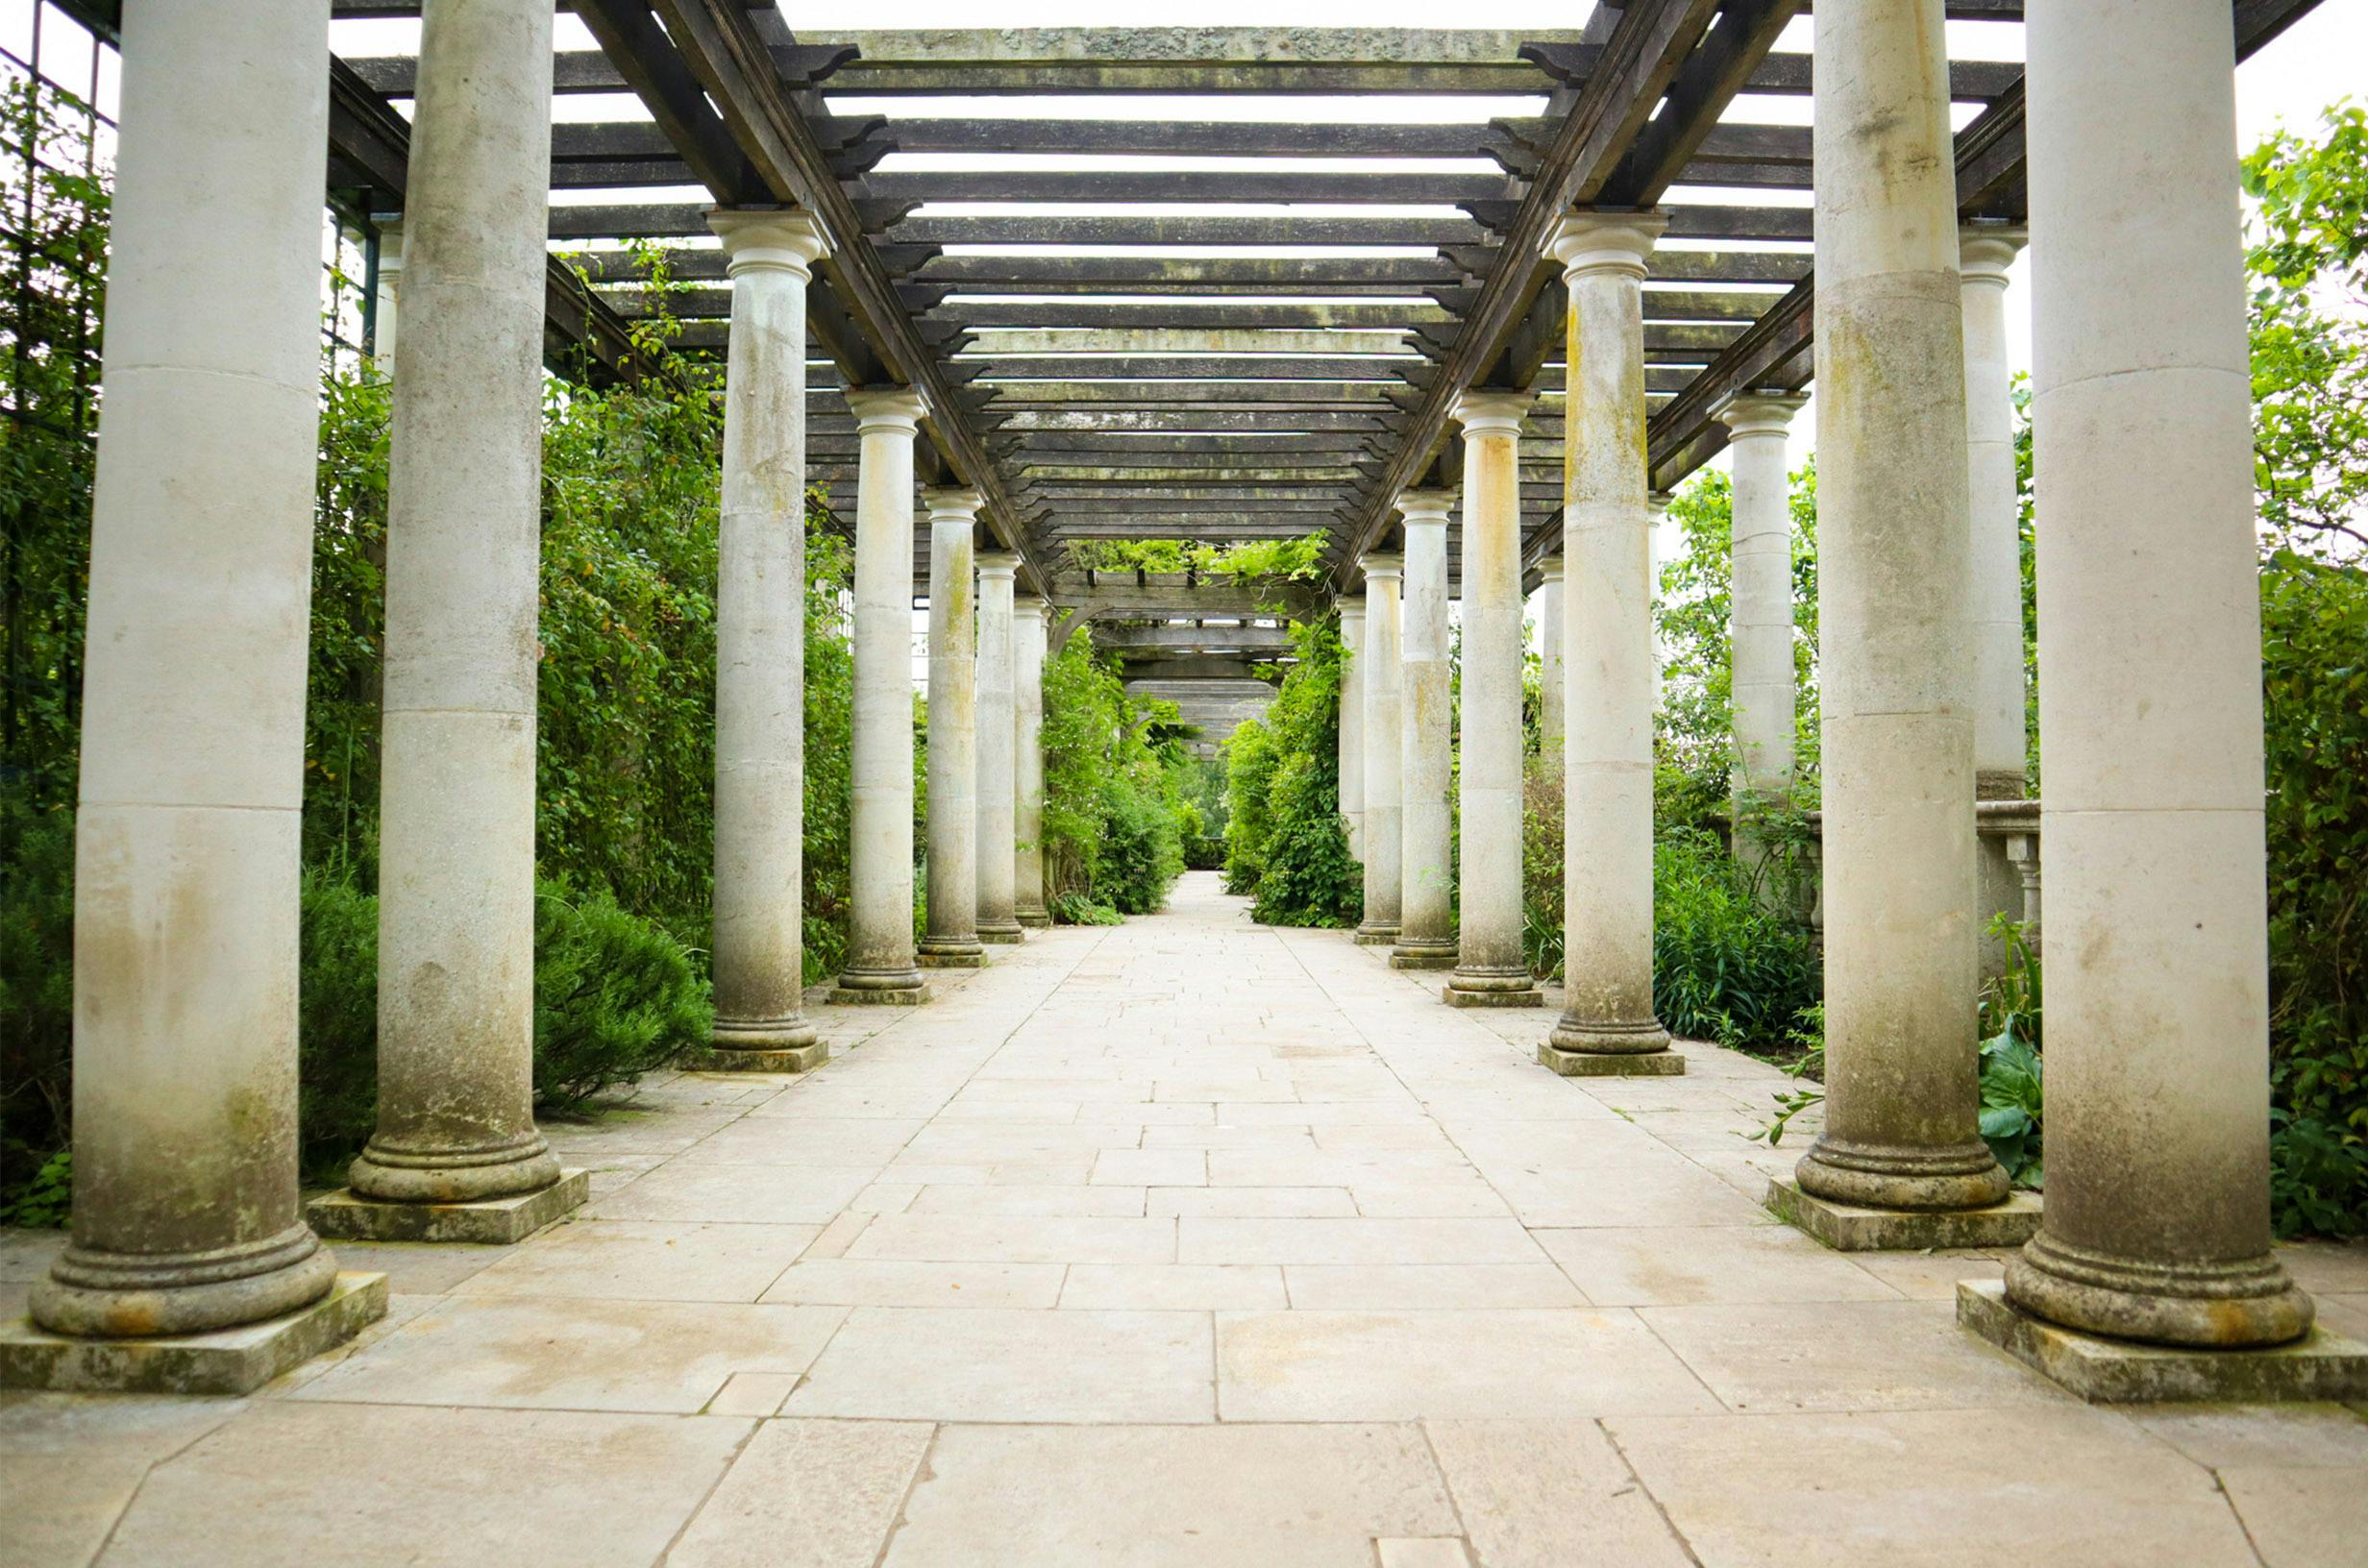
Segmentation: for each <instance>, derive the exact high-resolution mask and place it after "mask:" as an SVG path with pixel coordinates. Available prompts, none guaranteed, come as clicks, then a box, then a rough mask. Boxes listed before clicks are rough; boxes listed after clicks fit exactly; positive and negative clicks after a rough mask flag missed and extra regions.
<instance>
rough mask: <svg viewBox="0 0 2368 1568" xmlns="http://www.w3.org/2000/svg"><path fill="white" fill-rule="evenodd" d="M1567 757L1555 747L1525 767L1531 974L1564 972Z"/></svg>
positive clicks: (1525, 921)
mask: <svg viewBox="0 0 2368 1568" xmlns="http://www.w3.org/2000/svg"><path fill="white" fill-rule="evenodd" d="M1563 778H1564V774H1563V753H1562V748H1561V747H1550V748H1548V749H1546V750H1543V751H1540V752H1537V753H1535V754H1533V755H1532V756H1530V757H1529V758H1527V759H1526V760H1525V761H1524V762H1523V764H1522V767H1521V952H1522V954H1523V956H1524V957H1526V958H1527V959H1528V960H1529V972H1530V973H1532V974H1538V975H1543V976H1545V977H1547V978H1549V979H1557V978H1560V977H1561V975H1562V972H1563V897H1564V894H1563V812H1564V806H1565V796H1564V793H1563Z"/></svg>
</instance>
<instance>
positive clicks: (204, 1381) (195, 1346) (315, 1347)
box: [0, 1253, 386, 1394]
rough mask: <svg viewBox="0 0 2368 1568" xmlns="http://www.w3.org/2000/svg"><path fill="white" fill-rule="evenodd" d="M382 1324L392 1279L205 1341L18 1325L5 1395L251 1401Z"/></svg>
mask: <svg viewBox="0 0 2368 1568" xmlns="http://www.w3.org/2000/svg"><path fill="white" fill-rule="evenodd" d="M321 1256H323V1257H327V1256H328V1255H327V1254H326V1253H323V1254H322V1255H321ZM385 1315H386V1276H385V1275H383V1274H336V1275H333V1276H332V1278H331V1280H330V1284H329V1290H328V1293H327V1294H325V1295H320V1296H318V1297H316V1298H315V1299H314V1300H312V1301H310V1302H308V1303H307V1304H306V1305H304V1306H302V1307H298V1308H296V1309H295V1310H294V1311H287V1312H283V1313H281V1314H279V1315H278V1316H276V1317H268V1318H265V1319H264V1320H263V1321H261V1322H259V1323H248V1324H243V1325H241V1326H240V1327H237V1328H234V1329H215V1330H212V1331H210V1332H208V1333H205V1334H185V1335H169V1336H166V1335H159V1336H156V1337H153V1338H132V1339H100V1338H81V1337H76V1336H72V1335H62V1334H51V1333H49V1332H47V1331H46V1330H43V1329H39V1328H37V1327H35V1326H34V1324H33V1323H32V1321H31V1320H30V1319H25V1318H19V1319H18V1320H17V1321H15V1322H13V1323H9V1324H0V1388H41V1389H51V1390H56V1391H61V1392H67V1391H70V1392H76V1393H94V1394H251V1393H253V1392H254V1391H255V1390H256V1389H258V1388H260V1387H261V1386H262V1385H263V1384H267V1383H269V1382H270V1381H271V1380H272V1379H274V1378H276V1377H278V1376H280V1375H281V1374H282V1373H284V1372H286V1371H288V1370H289V1369H291V1368H293V1367H296V1366H300V1365H302V1364H303V1363H304V1362H306V1361H308V1360H311V1359H312V1358H313V1357H315V1356H318V1355H320V1354H321V1353H322V1352H323V1351H326V1350H330V1349H333V1348H334V1347H335V1346H338V1345H341V1344H343V1343H345V1341H347V1340H348V1339H351V1338H353V1337H354V1335H357V1334H359V1333H360V1332H361V1331H362V1330H363V1329H365V1328H367V1327H369V1326H370V1325H371V1324H372V1323H375V1322H377V1321H378V1320H379V1319H380V1318H382V1317H384V1316H385Z"/></svg>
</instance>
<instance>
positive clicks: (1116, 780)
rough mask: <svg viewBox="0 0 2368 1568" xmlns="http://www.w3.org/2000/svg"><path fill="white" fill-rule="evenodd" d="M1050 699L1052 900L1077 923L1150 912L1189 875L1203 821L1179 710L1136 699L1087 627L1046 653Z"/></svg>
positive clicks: (1059, 915) (1055, 912) (1047, 843)
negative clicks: (1191, 844) (1192, 832)
mask: <svg viewBox="0 0 2368 1568" xmlns="http://www.w3.org/2000/svg"><path fill="white" fill-rule="evenodd" d="M1044 697H1045V717H1044V731H1043V734H1044V760H1045V806H1044V829H1043V833H1044V840H1043V852H1044V866H1045V897H1046V903H1047V905H1048V907H1049V908H1050V910H1051V912H1052V917H1053V919H1056V920H1059V921H1061V922H1062V923H1064V924H1071V925H1102V924H1108V923H1112V922H1113V921H1115V919H1117V918H1118V917H1120V916H1122V915H1148V914H1151V913H1152V912H1154V911H1156V910H1157V909H1159V908H1160V907H1161V906H1162V905H1164V904H1165V903H1166V902H1167V900H1168V890H1169V888H1170V887H1171V886H1172V885H1173V884H1174V882H1175V879H1176V877H1177V876H1179V875H1180V874H1182V872H1183V870H1184V836H1185V827H1186V823H1187V821H1188V820H1196V818H1197V814H1196V812H1195V810H1194V808H1193V806H1192V805H1191V803H1190V802H1189V801H1188V800H1186V799H1185V797H1184V792H1183V785H1182V779H1183V777H1184V775H1185V774H1186V772H1188V770H1189V767H1190V763H1191V759H1190V757H1189V756H1187V754H1186V753H1185V750H1184V747H1183V742H1182V741H1181V739H1180V738H1178V737H1176V736H1175V735H1174V734H1173V733H1172V730H1173V725H1174V720H1175V705H1174V704H1173V703H1171V702H1142V701H1138V700H1136V699H1135V698H1130V697H1128V696H1127V695H1126V686H1125V683H1124V682H1123V681H1122V680H1121V679H1120V678H1119V676H1118V673H1117V671H1116V670H1115V669H1113V668H1112V666H1111V661H1110V660H1108V659H1107V658H1104V657H1103V656H1101V655H1099V654H1098V653H1096V652H1095V651H1094V641H1093V637H1092V636H1091V634H1090V633H1089V632H1088V631H1087V630H1086V629H1085V628H1084V627H1083V626H1079V627H1078V628H1077V629H1076V630H1075V631H1073V632H1072V633H1071V634H1070V637H1069V641H1068V643H1067V644H1066V645H1065V646H1063V647H1061V648H1060V649H1055V650H1054V651H1053V652H1052V654H1051V655H1050V656H1049V657H1048V658H1047V659H1046V660H1045V684H1044Z"/></svg>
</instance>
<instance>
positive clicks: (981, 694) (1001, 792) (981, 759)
mask: <svg viewBox="0 0 2368 1568" xmlns="http://www.w3.org/2000/svg"><path fill="white" fill-rule="evenodd" d="M1019 566H1020V557H1019V556H1017V555H1012V554H1006V553H1003V552H1001V551H997V552H995V553H993V554H988V555H981V556H979V557H978V829H977V831H978V939H979V940H980V941H981V942H995V943H1014V942H1018V941H1019V940H1020V914H1019V903H1018V898H1019V882H1018V874H1019V848H1018V842H1017V841H1018V837H1019V831H1018V807H1019V790H1018V778H1017V770H1016V763H1017V760H1018V759H1017V758H1016V757H1015V755H1014V753H1013V748H1014V747H1015V745H1016V743H1017V740H1018V733H1017V730H1016V729H1015V727H1014V726H1015V724H1016V723H1017V720H1016V718H1015V717H1014V714H1015V703H1014V700H1013V691H1012V682H1013V674H1014V669H1015V664H1014V660H1013V657H1012V646H1011V623H1012V576H1013V574H1014V573H1016V572H1017V571H1018V570H1019Z"/></svg>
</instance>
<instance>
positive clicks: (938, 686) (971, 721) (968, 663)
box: [921, 489, 986, 968]
mask: <svg viewBox="0 0 2368 1568" xmlns="http://www.w3.org/2000/svg"><path fill="white" fill-rule="evenodd" d="M922 499H923V500H924V501H925V502H927V504H928V508H929V754H928V756H927V758H926V759H925V761H926V765H927V768H928V779H929V800H928V867H929V915H928V932H927V935H926V936H925V937H924V938H923V939H922V943H921V957H922V959H923V960H924V961H925V962H926V963H929V964H931V965H937V966H943V967H946V968H953V967H956V966H962V965H966V964H967V965H978V964H983V963H985V961H986V949H985V948H984V947H982V946H980V945H979V942H978V861H977V854H978V794H977V792H978V724H979V714H978V701H977V651H976V644H977V628H976V625H975V617H974V613H973V609H974V601H975V599H976V590H975V588H974V585H973V582H972V552H973V549H974V546H973V534H974V530H975V529H976V527H977V526H978V508H979V505H980V504H981V502H980V498H979V495H978V492H977V491H975V490H951V489H948V490H929V491H925V492H924V493H923V497H922Z"/></svg>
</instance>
